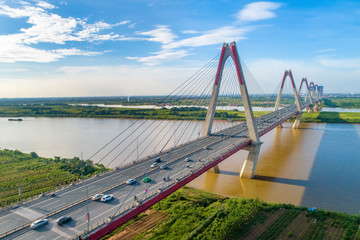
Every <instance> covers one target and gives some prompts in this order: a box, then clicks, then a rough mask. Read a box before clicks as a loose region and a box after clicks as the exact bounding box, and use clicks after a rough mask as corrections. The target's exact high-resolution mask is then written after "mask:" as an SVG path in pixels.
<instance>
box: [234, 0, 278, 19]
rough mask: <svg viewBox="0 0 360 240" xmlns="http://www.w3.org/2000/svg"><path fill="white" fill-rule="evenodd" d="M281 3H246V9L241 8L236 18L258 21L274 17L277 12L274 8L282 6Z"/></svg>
mask: <svg viewBox="0 0 360 240" xmlns="http://www.w3.org/2000/svg"><path fill="white" fill-rule="evenodd" d="M281 5H282V4H281V3H277V2H253V3H249V4H247V5H245V8H244V9H241V10H240V11H239V12H238V13H237V15H236V18H237V19H238V20H240V21H248V22H250V21H258V20H264V19H268V18H274V17H275V16H276V14H275V13H274V12H272V10H276V9H278V8H279V7H281Z"/></svg>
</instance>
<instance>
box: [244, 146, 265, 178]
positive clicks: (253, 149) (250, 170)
mask: <svg viewBox="0 0 360 240" xmlns="http://www.w3.org/2000/svg"><path fill="white" fill-rule="evenodd" d="M260 148H261V143H258V144H255V145H250V146H249V149H248V150H249V153H248V156H247V158H246V160H245V162H244V165H243V166H242V169H241V172H240V177H241V178H249V179H251V178H254V175H255V169H256V164H257V160H258V158H259V154H260Z"/></svg>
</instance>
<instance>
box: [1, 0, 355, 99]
mask: <svg viewBox="0 0 360 240" xmlns="http://www.w3.org/2000/svg"><path fill="white" fill-rule="evenodd" d="M359 17H360V3H358V2H357V1H346V2H344V1H330V2H329V1H316V2H312V1H301V2H298V1H288V2H284V1H241V2H235V1H226V0H224V1H217V2H211V1H200V2H199V1H186V2H180V1H179V2H177V1H122V2H121V3H120V2H117V3H113V2H110V1H102V3H101V4H98V2H96V1H80V0H74V1H62V0H61V1H60V0H52V1H15V0H10V1H0V43H1V46H0V56H1V57H0V98H4V97H6V98H11V97H76V96H117V95H121V96H124V95H125V96H131V95H162V94H168V93H170V92H171V91H172V90H173V89H174V88H175V87H176V86H178V85H179V84H181V83H182V82H184V81H185V80H186V79H187V78H188V77H190V76H191V75H192V74H193V73H194V72H195V71H196V70H198V69H199V68H200V67H201V66H203V65H204V64H206V62H208V61H209V60H211V59H212V58H213V57H214V56H216V55H217V54H219V52H220V48H221V46H222V43H223V42H231V41H236V42H237V46H238V50H239V54H240V57H241V58H242V59H243V61H244V62H245V63H246V65H247V67H248V69H249V70H250V71H251V73H252V75H253V76H254V78H255V79H256V81H257V82H258V83H259V85H260V86H261V87H262V89H263V90H266V91H265V92H266V93H274V92H273V91H275V90H276V87H277V86H278V85H279V82H280V81H281V78H282V75H283V72H284V70H285V69H291V70H292V72H293V75H294V78H295V81H296V83H297V85H299V84H300V80H301V78H302V77H307V79H308V80H309V81H314V82H316V83H318V84H320V85H324V92H325V93H359V92H360V83H359V81H358V80H359V79H360V57H359V52H360V48H359V47H358V39H359V33H360V31H359V27H358V26H359V23H360V20H359V19H360V18H359ZM297 87H298V86H297Z"/></svg>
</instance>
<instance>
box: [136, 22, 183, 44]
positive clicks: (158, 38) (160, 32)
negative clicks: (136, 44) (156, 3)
mask: <svg viewBox="0 0 360 240" xmlns="http://www.w3.org/2000/svg"><path fill="white" fill-rule="evenodd" d="M137 34H138V35H142V36H150V38H146V40H148V41H153V42H160V43H163V44H167V43H170V42H172V41H173V40H174V39H175V38H177V36H176V35H174V34H173V33H172V32H171V29H169V26H166V25H158V26H156V29H154V30H151V31H147V32H138V33H137Z"/></svg>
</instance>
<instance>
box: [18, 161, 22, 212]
mask: <svg viewBox="0 0 360 240" xmlns="http://www.w3.org/2000/svg"><path fill="white" fill-rule="evenodd" d="M21 193H22V190H21V169H20V168H19V198H20V205H22V199H21Z"/></svg>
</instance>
